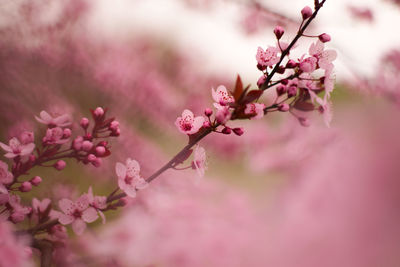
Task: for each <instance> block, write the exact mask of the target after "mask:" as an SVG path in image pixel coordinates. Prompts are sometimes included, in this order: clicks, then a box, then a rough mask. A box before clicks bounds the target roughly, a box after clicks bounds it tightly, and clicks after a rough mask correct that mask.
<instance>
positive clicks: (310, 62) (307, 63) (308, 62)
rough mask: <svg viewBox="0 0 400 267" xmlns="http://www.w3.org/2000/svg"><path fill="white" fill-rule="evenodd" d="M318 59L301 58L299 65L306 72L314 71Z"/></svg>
mask: <svg viewBox="0 0 400 267" xmlns="http://www.w3.org/2000/svg"><path fill="white" fill-rule="evenodd" d="M317 61H318V60H317V58H316V57H308V58H305V59H301V60H300V64H299V67H300V69H301V70H302V71H304V72H313V71H314V70H315V69H316V68H317Z"/></svg>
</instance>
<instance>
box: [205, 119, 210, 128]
mask: <svg viewBox="0 0 400 267" xmlns="http://www.w3.org/2000/svg"><path fill="white" fill-rule="evenodd" d="M203 127H204V128H210V127H211V123H210V122H209V121H204V122H203Z"/></svg>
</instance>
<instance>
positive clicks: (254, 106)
mask: <svg viewBox="0 0 400 267" xmlns="http://www.w3.org/2000/svg"><path fill="white" fill-rule="evenodd" d="M264 108H265V104H262V103H261V104H260V103H249V104H246V109H245V110H244V114H248V115H254V116H253V117H251V118H250V119H261V118H262V117H263V116H264Z"/></svg>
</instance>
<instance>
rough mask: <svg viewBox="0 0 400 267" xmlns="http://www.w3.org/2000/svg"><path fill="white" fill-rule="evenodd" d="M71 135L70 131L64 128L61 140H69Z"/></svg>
mask: <svg viewBox="0 0 400 267" xmlns="http://www.w3.org/2000/svg"><path fill="white" fill-rule="evenodd" d="M71 134H72V132H71V129H69V128H65V129H64V131H63V138H64V139H67V138H70V137H71Z"/></svg>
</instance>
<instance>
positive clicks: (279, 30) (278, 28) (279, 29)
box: [274, 26, 285, 40]
mask: <svg viewBox="0 0 400 267" xmlns="http://www.w3.org/2000/svg"><path fill="white" fill-rule="evenodd" d="M284 33H285V30H284V29H283V28H282V27H281V26H276V27H275V29H274V34H275V36H276V39H278V40H279V39H281V37H282V35H283V34H284Z"/></svg>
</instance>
